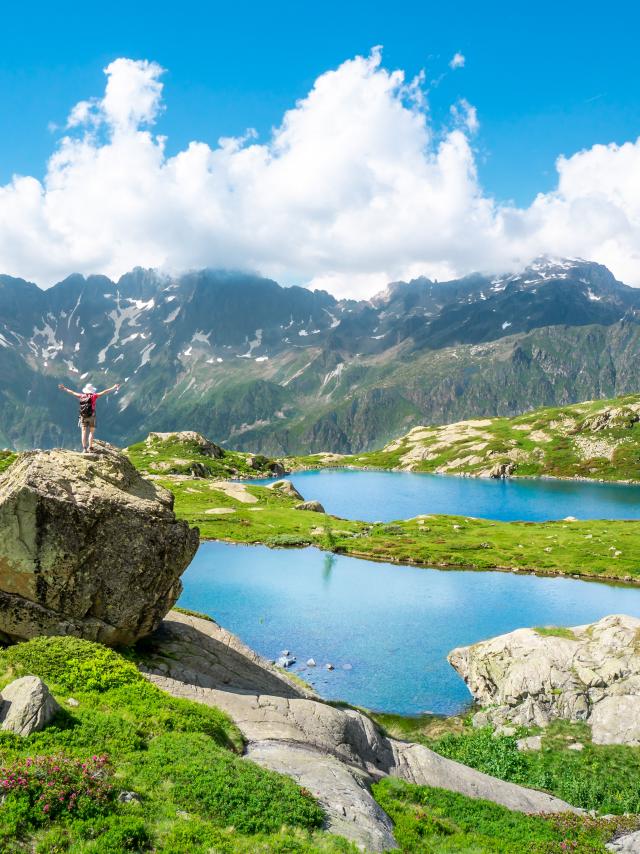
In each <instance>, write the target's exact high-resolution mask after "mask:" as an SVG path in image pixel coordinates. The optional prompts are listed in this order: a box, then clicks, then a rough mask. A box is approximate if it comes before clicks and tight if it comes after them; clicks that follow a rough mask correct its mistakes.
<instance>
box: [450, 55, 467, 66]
mask: <svg viewBox="0 0 640 854" xmlns="http://www.w3.org/2000/svg"><path fill="white" fill-rule="evenodd" d="M466 61H467V60H466V57H465V55H464V54H463V53H454V54H453V56H452V57H451V60H450V61H449V68H464V64H465V62H466Z"/></svg>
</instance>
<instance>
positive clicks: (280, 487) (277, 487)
mask: <svg viewBox="0 0 640 854" xmlns="http://www.w3.org/2000/svg"><path fill="white" fill-rule="evenodd" d="M268 489H273V490H274V491H275V492H281V493H282V494H283V495H288V496H289V497H290V498H297V499H298V501H304V498H303V497H302V496H301V495H300V493H299V492H298V490H297V489H296V488H295V486H294V485H293V484H292V483H291V481H290V480H276V481H274V482H273V483H271V484H269V486H268Z"/></svg>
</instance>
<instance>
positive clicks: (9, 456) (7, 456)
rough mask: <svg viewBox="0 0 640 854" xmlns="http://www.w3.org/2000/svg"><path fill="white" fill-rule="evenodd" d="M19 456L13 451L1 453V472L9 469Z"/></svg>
mask: <svg viewBox="0 0 640 854" xmlns="http://www.w3.org/2000/svg"><path fill="white" fill-rule="evenodd" d="M17 456H18V455H17V454H14V453H13V451H0V472H3V471H5V470H6V469H8V468H9V466H10V465H11V464H12V463H13V462H14V460H15V459H16V457H17Z"/></svg>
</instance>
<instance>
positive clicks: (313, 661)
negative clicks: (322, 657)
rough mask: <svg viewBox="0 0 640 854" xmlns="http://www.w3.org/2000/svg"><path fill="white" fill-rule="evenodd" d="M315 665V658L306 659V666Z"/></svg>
mask: <svg viewBox="0 0 640 854" xmlns="http://www.w3.org/2000/svg"><path fill="white" fill-rule="evenodd" d="M315 666H316V660H315V658H309V659H307V667H315Z"/></svg>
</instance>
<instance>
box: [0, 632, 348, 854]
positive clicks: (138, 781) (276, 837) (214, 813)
mask: <svg viewBox="0 0 640 854" xmlns="http://www.w3.org/2000/svg"><path fill="white" fill-rule="evenodd" d="M133 659H135V655H134V654H132V655H131V656H130V658H124V657H123V656H121V655H119V654H118V653H116V652H113V651H112V650H109V649H106V648H105V647H103V646H101V645H99V644H94V643H90V642H89V641H82V640H78V639H76V638H70V637H65V638H36V639H35V640H32V641H30V642H28V643H21V644H17V645H15V646H12V647H9V648H7V649H5V650H4V651H2V652H1V653H0V687H1V686H4V685H5V684H6V683H7V682H9V681H10V680H11V679H13V678H15V677H16V676H21V675H24V674H27V673H33V674H35V675H38V676H40V677H41V678H42V679H44V680H45V681H46V682H47V684H48V685H49V686H50V688H51V690H52V691H53V693H54V696H55V697H56V699H57V700H58V702H59V704H60V706H61V711H60V712H59V713H58V715H57V717H56V719H55V720H54V722H53V723H52V724H51V725H50V726H48V727H47V728H46V729H45V730H43V731H42V732H39V733H34V734H33V735H31V736H28V737H26V738H21V737H19V736H15V735H13V734H11V733H0V786H1V787H2V791H3V798H2V806H1V808H0V851H2V852H7V854H8V853H9V852H11V854H18V852H34V851H35V852H38V854H54V852H66V851H69V852H73V854H75V852H77V853H78V854H80V852H82V854H119V852H126V851H163V852H172V854H179V852H184V851H191V852H193V853H194V854H197V852H202V854H204V852H208V851H211V850H216V851H220V852H225V854H226V852H243V854H253V852H257V851H292V852H337V851H341V852H347V851H352V850H353V849H352V848H351V847H350V846H349V845H348V844H347V843H345V842H344V840H341V839H339V838H337V837H332V836H329V835H328V834H324V833H321V832H319V828H320V826H321V824H322V821H323V813H322V811H321V809H320V808H319V807H318V805H317V804H316V803H315V801H314V800H313V798H312V797H311V796H310V794H309V793H308V792H305V791H304V790H302V789H300V788H299V787H298V786H296V784H295V783H293V781H292V780H290V779H289V778H287V777H283V776H281V775H279V774H276V773H273V772H270V771H266V770H264V769H262V768H260V767H258V766H257V765H254V764H253V763H251V762H248V761H246V760H244V759H241V758H240V755H239V754H240V752H241V750H242V738H241V735H240V732H239V731H238V730H237V728H236V727H235V726H234V725H233V724H232V723H231V721H230V720H229V719H228V718H227V717H226V716H225V715H224V714H223V713H222V712H220V711H218V710H217V709H213V708H209V707H207V706H203V705H199V704H197V703H193V702H190V701H187V700H180V699H175V698H173V697H170V696H169V695H168V694H165V693H164V692H163V691H160V690H159V689H158V688H156V687H155V686H154V685H152V684H151V683H149V682H147V680H146V679H144V678H143V677H142V676H141V675H140V674H139V673H138V670H137V668H136V666H135V663H134V660H133ZM69 698H72V700H73V702H72V703H70V702H69ZM122 792H133V793H134V796H133V797H132V798H131V799H129V801H128V802H127V801H126V800H123V798H122V797H121V793H122ZM283 828H284V829H283Z"/></svg>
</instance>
